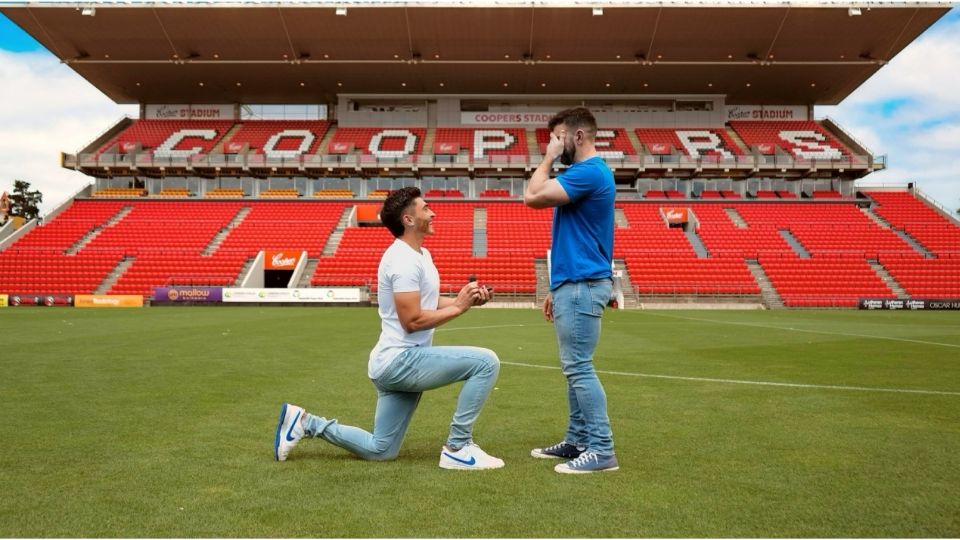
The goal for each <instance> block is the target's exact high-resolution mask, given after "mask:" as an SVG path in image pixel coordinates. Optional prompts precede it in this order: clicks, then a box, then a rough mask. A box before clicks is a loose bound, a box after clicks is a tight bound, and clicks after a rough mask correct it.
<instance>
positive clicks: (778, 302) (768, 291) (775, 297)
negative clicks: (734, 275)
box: [745, 259, 785, 309]
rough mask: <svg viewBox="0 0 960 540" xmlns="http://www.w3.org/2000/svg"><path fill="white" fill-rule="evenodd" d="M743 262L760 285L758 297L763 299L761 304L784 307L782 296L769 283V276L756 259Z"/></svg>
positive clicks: (769, 306)
mask: <svg viewBox="0 0 960 540" xmlns="http://www.w3.org/2000/svg"><path fill="white" fill-rule="evenodd" d="M745 262H746V263H747V268H749V269H750V273H751V274H753V279H754V280H756V282H757V285H758V286H759V287H760V299H761V300H762V301H763V305H765V306H767V309H783V308H784V307H785V306H784V303H783V298H780V294H779V293H778V292H777V289H775V288H774V287H773V284H772V283H770V278H768V277H767V273H766V272H764V271H763V267H762V266H760V263H759V262H758V261H757V260H756V259H745Z"/></svg>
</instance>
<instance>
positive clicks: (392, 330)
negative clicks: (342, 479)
mask: <svg viewBox="0 0 960 540" xmlns="http://www.w3.org/2000/svg"><path fill="white" fill-rule="evenodd" d="M433 217H434V213H433V210H431V209H430V207H429V206H428V205H427V203H426V202H424V200H423V198H421V196H420V190H419V189H417V188H415V187H405V188H402V189H399V190H397V191H394V192H393V193H391V194H390V196H388V197H387V199H386V201H384V203H383V209H382V210H381V212H380V219H381V221H383V223H384V225H386V226H387V228H388V229H390V232H391V233H392V234H393V236H394V237H395V238H396V240H394V242H393V244H392V245H391V246H390V247H389V248H387V250H386V251H385V252H384V254H383V258H382V259H381V260H380V268H379V269H378V271H377V283H378V292H377V296H378V301H379V312H380V319H381V333H380V340H379V341H378V342H377V345H376V347H374V348H373V351H371V353H370V359H369V363H368V364H367V368H368V375H369V377H370V379H371V380H372V381H373V385H374V386H375V387H376V389H377V395H378V398H377V410H376V414H375V416H374V420H373V433H369V432H367V431H365V430H363V429H360V428H356V427H351V426H344V425H341V424H339V423H338V422H337V420H336V419H327V418H324V417H321V416H315V415H313V414H309V413H306V412H305V411H304V410H303V409H302V408H301V407H298V406H296V405H291V404H287V403H284V404H283V407H282V408H281V409H280V421H279V422H278V424H277V432H276V436H275V438H274V457H275V459H276V460H277V461H284V460H286V459H287V455H288V454H289V453H290V450H291V449H293V447H294V446H295V445H296V444H297V443H298V442H299V441H300V439H301V438H303V437H319V438H322V439H324V440H326V441H327V442H329V443H331V444H334V445H336V446H339V447H341V448H344V449H346V450H349V451H350V452H352V453H354V454H356V455H357V456H359V457H361V458H363V459H368V460H376V461H382V460H389V459H394V458H395V457H397V453H398V452H399V451H400V444H401V443H402V442H403V437H404V435H405V434H406V432H407V427H408V426H409V424H410V419H411V418H412V417H413V412H414V411H415V410H416V409H417V404H418V403H419V402H420V396H421V394H422V393H423V391H425V390H432V389H434V388H439V387H441V386H446V385H448V384H452V383H455V382H458V381H465V382H464V384H463V388H462V389H461V390H460V397H459V399H458V401H457V410H456V412H454V414H453V421H452V422H451V424H450V434H449V437H448V438H447V443H446V445H444V447H443V449H442V450H441V451H440V467H441V468H444V469H460V470H478V469H497V468H500V467H503V461H502V460H500V459H498V458H495V457H493V456H490V455H488V454H487V453H486V452H484V451H483V450H482V449H480V447H479V446H477V445H476V444H474V442H473V438H472V435H473V424H474V422H475V421H476V420H477V417H478V416H479V415H480V409H481V408H482V407H483V404H484V403H485V402H486V400H487V396H489V395H490V391H491V390H492V389H493V385H494V383H495V382H496V380H497V375H498V374H499V373H500V360H499V359H498V358H497V355H496V353H494V352H493V351H491V350H489V349H482V348H479V347H434V346H432V343H433V329H434V328H436V327H437V326H440V325H441V324H444V323H446V322H448V321H450V320H453V319H454V318H456V317H459V316H460V315H463V314H464V313H465V312H466V311H467V310H469V309H470V308H471V307H472V306H477V305H482V304H485V303H487V302H488V301H489V300H490V296H491V292H490V290H489V289H486V288H484V287H480V286H479V285H478V284H477V282H476V281H471V282H470V283H468V284H467V285H466V286H464V287H463V288H462V289H461V290H460V293H459V294H458V295H457V297H456V298H447V297H441V296H440V275H439V273H437V268H436V267H435V266H434V265H433V259H432V258H431V257H430V252H429V251H427V249H426V248H424V247H423V241H424V238H425V237H426V236H427V235H430V234H433Z"/></svg>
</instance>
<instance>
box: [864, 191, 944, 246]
mask: <svg viewBox="0 0 960 540" xmlns="http://www.w3.org/2000/svg"><path fill="white" fill-rule="evenodd" d="M865 195H867V196H868V197H870V198H871V199H873V200H874V201H876V202H877V204H878V206H877V207H876V208H875V209H874V212H875V213H876V214H877V215H878V216H880V217H881V218H883V219H885V220H886V221H887V222H888V223H890V225H892V226H893V227H896V228H897V229H900V230H902V231H904V232H906V233H907V234H908V235H910V237H912V238H913V239H914V240H916V241H917V242H919V243H920V245H922V246H923V247H924V248H926V249H928V250H930V251H931V252H932V253H933V254H934V255H937V256H942V257H957V256H960V229H958V228H957V226H956V225H955V224H953V223H951V222H949V221H947V220H946V218H944V217H943V216H942V215H940V214H939V213H938V212H937V211H936V210H934V209H933V208H931V207H929V206H927V205H926V204H924V203H923V202H922V201H920V200H919V199H917V198H916V197H914V196H913V195H911V194H910V193H908V192H903V191H899V192H898V191H894V192H890V191H867V192H865Z"/></svg>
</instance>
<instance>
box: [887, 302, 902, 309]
mask: <svg viewBox="0 0 960 540" xmlns="http://www.w3.org/2000/svg"><path fill="white" fill-rule="evenodd" d="M883 303H884V305H885V307H886V308H887V309H903V300H884V301H883Z"/></svg>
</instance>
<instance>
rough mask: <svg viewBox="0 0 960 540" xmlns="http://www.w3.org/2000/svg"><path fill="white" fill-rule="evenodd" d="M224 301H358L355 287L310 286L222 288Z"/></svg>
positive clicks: (357, 292)
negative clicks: (305, 287)
mask: <svg viewBox="0 0 960 540" xmlns="http://www.w3.org/2000/svg"><path fill="white" fill-rule="evenodd" d="M223 301H224V302H255V303H281V302H289V303H331V302H333V303H335V302H354V303H355V302H360V289H359V288H356V287H311V288H307V289H243V288H228V289H224V290H223Z"/></svg>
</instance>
